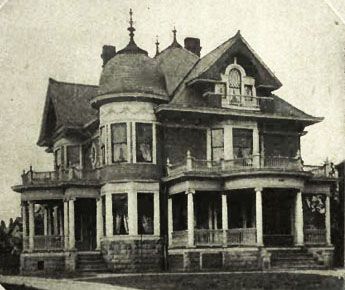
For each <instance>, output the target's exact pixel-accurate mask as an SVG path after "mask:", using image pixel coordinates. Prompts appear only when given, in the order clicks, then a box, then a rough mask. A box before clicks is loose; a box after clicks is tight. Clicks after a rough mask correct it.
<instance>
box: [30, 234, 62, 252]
mask: <svg viewBox="0 0 345 290" xmlns="http://www.w3.org/2000/svg"><path fill="white" fill-rule="evenodd" d="M29 239H30V238H29V237H25V238H23V249H24V250H29V249H30V245H29ZM33 242H34V243H33V250H34V251H56V250H62V249H63V248H64V237H63V236H34V238H33Z"/></svg>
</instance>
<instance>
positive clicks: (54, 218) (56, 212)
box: [53, 206, 59, 236]
mask: <svg viewBox="0 0 345 290" xmlns="http://www.w3.org/2000/svg"><path fill="white" fill-rule="evenodd" d="M58 217H59V215H58V207H57V206H54V207H53V226H54V236H57V233H58V228H59V227H58Z"/></svg>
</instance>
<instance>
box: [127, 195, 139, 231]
mask: <svg viewBox="0 0 345 290" xmlns="http://www.w3.org/2000/svg"><path fill="white" fill-rule="evenodd" d="M128 232H129V235H131V236H137V235H138V197H137V192H136V191H135V190H130V191H129V192H128Z"/></svg>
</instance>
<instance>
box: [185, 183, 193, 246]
mask: <svg viewBox="0 0 345 290" xmlns="http://www.w3.org/2000/svg"><path fill="white" fill-rule="evenodd" d="M194 193H195V191H194V190H190V189H189V190H187V191H186V194H187V230H188V247H194V198H193V195H194Z"/></svg>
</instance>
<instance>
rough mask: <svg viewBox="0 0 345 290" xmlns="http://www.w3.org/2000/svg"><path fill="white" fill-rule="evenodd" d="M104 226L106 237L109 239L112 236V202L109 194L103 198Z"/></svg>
mask: <svg viewBox="0 0 345 290" xmlns="http://www.w3.org/2000/svg"><path fill="white" fill-rule="evenodd" d="M105 225H106V234H107V237H111V236H112V235H113V200H112V195H111V194H110V193H107V195H106V196H105Z"/></svg>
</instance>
